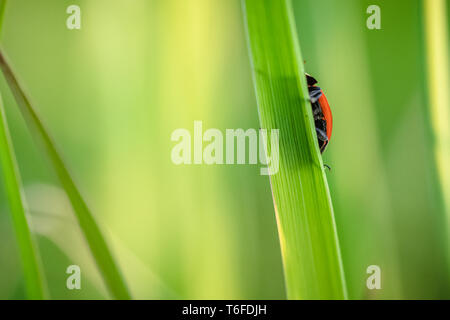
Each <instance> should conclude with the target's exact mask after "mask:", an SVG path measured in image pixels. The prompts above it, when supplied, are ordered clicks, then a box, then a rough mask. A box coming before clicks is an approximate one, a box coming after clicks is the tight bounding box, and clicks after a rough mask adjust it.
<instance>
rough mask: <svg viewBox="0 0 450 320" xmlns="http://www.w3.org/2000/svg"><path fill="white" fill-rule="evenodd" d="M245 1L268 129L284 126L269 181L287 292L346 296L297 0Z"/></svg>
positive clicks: (295, 295)
mask: <svg viewBox="0 0 450 320" xmlns="http://www.w3.org/2000/svg"><path fill="white" fill-rule="evenodd" d="M243 4H244V15H245V20H246V27H247V35H248V43H249V48H250V57H251V61H252V67H253V76H254V81H255V87H256V95H257V101H258V108H259V114H260V122H261V127H262V128H266V129H268V130H270V129H279V130H280V159H279V160H280V170H279V172H278V173H277V174H274V175H272V176H271V177H270V180H271V185H272V193H273V198H274V206H275V211H276V216H277V223H278V231H279V238H280V243H281V251H282V257H283V262H284V270H285V279H286V286H287V294H288V298H289V299H346V298H347V292H346V285H345V280H344V273H343V267H342V261H341V257H340V251H339V243H338V238H337V233H336V226H335V222H334V213H333V207H332V203H331V198H330V194H329V189H328V183H327V180H326V176H325V173H324V169H323V163H322V158H321V156H320V152H319V149H318V145H317V141H316V135H315V130H314V124H313V120H312V112H311V105H310V103H309V101H308V97H309V95H308V89H307V84H306V79H305V75H304V69H303V62H302V61H303V60H302V58H301V53H300V46H299V44H298V40H297V34H296V29H295V25H294V19H293V16H292V8H291V3H290V1H285V0H244V1H243ZM269 147H270V146H268V149H269V152H270V148H269Z"/></svg>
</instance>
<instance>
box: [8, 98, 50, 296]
mask: <svg viewBox="0 0 450 320" xmlns="http://www.w3.org/2000/svg"><path fill="white" fill-rule="evenodd" d="M0 163H1V167H2V172H3V179H4V183H5V187H6V195H7V198H8V202H9V206H10V209H11V214H12V220H13V225H14V230H15V233H16V237H17V243H18V245H19V251H20V258H21V262H22V268H23V271H24V282H25V291H26V295H27V297H28V298H29V299H36V300H40V299H44V298H45V285H44V281H43V279H44V277H43V272H42V267H41V264H40V260H39V254H38V252H37V250H36V248H37V246H36V244H35V242H34V241H33V239H32V235H31V232H30V228H29V226H28V222H27V218H26V215H25V212H26V211H25V208H26V205H25V198H24V196H23V194H22V184H21V180H20V174H19V170H18V166H17V162H16V158H15V154H14V148H13V145H12V142H11V138H10V134H9V130H8V124H7V122H6V115H5V112H4V109H3V102H2V99H1V98H0Z"/></svg>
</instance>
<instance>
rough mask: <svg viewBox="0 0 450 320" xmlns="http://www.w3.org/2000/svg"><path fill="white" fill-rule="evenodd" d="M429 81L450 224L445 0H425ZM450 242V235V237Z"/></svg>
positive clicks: (449, 80) (449, 223)
mask: <svg viewBox="0 0 450 320" xmlns="http://www.w3.org/2000/svg"><path fill="white" fill-rule="evenodd" d="M423 6H424V18H425V19H424V20H425V21H424V27H425V38H426V64H427V80H428V81H427V83H428V95H429V97H428V98H429V105H430V114H431V122H432V126H433V130H434V153H435V158H436V162H437V168H438V171H439V178H440V182H441V188H442V194H443V195H444V204H445V211H446V213H447V228H450V128H449V126H448V124H449V122H450V96H449V92H448V90H449V88H450V75H449V64H448V59H449V48H448V33H447V25H448V21H447V10H446V1H445V0H434V1H429V0H424V1H423ZM449 243H450V237H449Z"/></svg>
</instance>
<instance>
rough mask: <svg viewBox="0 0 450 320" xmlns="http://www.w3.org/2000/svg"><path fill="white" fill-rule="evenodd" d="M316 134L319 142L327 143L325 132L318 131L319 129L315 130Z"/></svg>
mask: <svg viewBox="0 0 450 320" xmlns="http://www.w3.org/2000/svg"><path fill="white" fill-rule="evenodd" d="M316 133H317V138H318V139H319V140H320V141H323V142H326V141H328V137H327V134H326V132H325V131H323V130H322V129H320V128H316Z"/></svg>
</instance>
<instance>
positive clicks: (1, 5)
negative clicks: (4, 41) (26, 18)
mask: <svg viewBox="0 0 450 320" xmlns="http://www.w3.org/2000/svg"><path fill="white" fill-rule="evenodd" d="M6 2H7V0H0V34H1V31H2V30H3V28H2V26H3V18H4V17H5V9H6Z"/></svg>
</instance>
